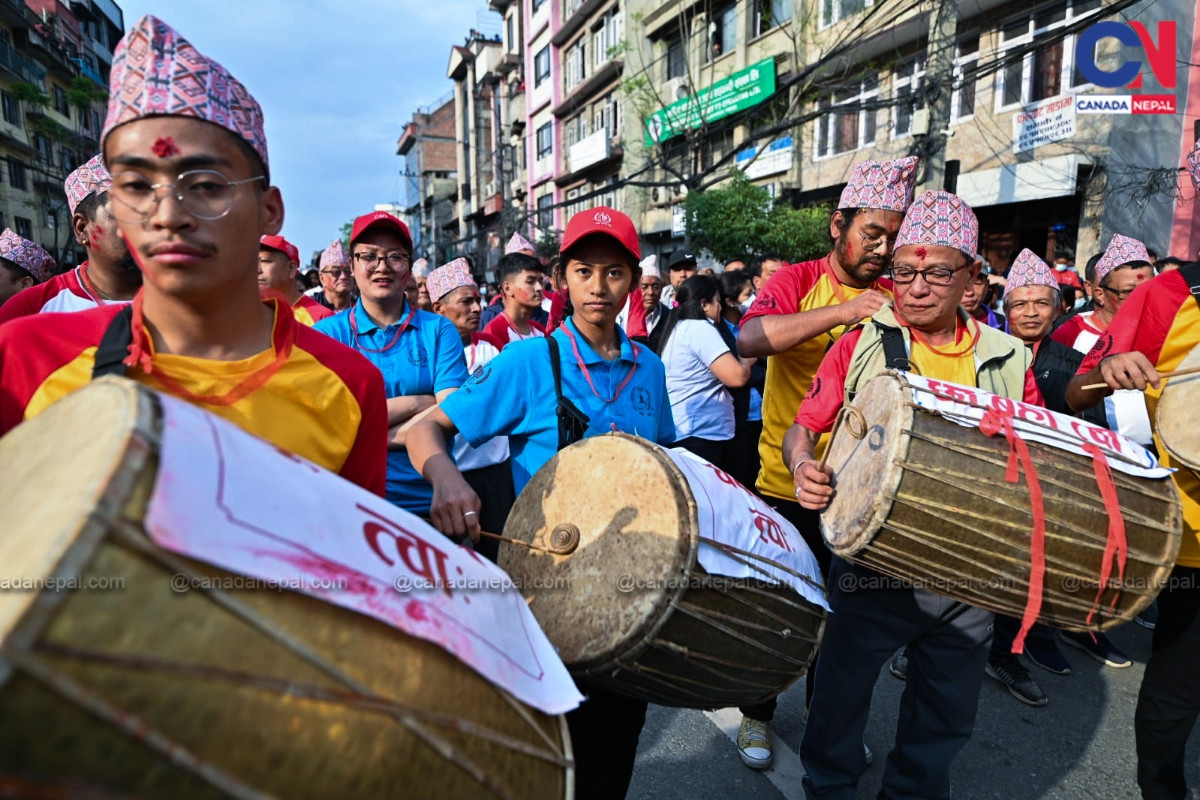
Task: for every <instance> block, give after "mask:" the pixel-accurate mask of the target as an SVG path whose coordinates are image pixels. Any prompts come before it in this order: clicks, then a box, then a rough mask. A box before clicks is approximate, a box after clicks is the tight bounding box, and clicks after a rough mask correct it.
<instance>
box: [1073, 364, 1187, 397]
mask: <svg viewBox="0 0 1200 800" xmlns="http://www.w3.org/2000/svg"><path fill="white" fill-rule="evenodd" d="M1184 375H1200V367H1188V368H1187V369H1177V370H1175V371H1174V372H1160V373H1159V374H1158V377H1159V379H1160V380H1164V381H1165V380H1166V379H1167V378H1182V377H1183V376H1184ZM1107 388H1108V384H1107V383H1089V384H1088V385H1087V386H1081V387H1080V390H1081V391H1084V392H1090V391H1091V390H1092V389H1107Z"/></svg>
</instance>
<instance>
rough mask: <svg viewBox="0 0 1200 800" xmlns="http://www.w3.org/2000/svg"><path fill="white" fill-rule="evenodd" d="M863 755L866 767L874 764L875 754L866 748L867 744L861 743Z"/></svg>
mask: <svg viewBox="0 0 1200 800" xmlns="http://www.w3.org/2000/svg"><path fill="white" fill-rule="evenodd" d="M863 755H864V756H866V757H867V766H868V767H869V766H871V765H872V764H874V763H875V754H874V753H872V752H871V748H869V747H867V743H866V742H863Z"/></svg>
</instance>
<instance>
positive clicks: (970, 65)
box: [950, 34, 979, 122]
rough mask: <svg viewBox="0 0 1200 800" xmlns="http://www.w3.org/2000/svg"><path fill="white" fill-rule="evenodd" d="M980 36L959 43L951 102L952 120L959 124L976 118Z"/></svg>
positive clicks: (970, 37) (955, 59)
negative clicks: (960, 121) (961, 121)
mask: <svg viewBox="0 0 1200 800" xmlns="http://www.w3.org/2000/svg"><path fill="white" fill-rule="evenodd" d="M978 76H979V34H975V35H974V36H969V37H967V38H966V39H963V40H962V41H961V42H959V43H958V50H957V52H956V53H955V58H954V96H953V97H952V98H951V101H950V120H951V121H952V122H957V121H959V120H964V119H968V118H970V117H973V116H975V85H976V84H977V83H978V82H979V77H978Z"/></svg>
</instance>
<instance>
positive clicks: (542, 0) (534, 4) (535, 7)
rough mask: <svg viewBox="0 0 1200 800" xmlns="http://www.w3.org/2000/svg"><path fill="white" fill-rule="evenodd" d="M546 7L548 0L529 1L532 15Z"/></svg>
mask: <svg viewBox="0 0 1200 800" xmlns="http://www.w3.org/2000/svg"><path fill="white" fill-rule="evenodd" d="M544 5H546V0H529V10H530V13H532V14H536V13H538V11H539V10H540V9H541V7H542V6H544Z"/></svg>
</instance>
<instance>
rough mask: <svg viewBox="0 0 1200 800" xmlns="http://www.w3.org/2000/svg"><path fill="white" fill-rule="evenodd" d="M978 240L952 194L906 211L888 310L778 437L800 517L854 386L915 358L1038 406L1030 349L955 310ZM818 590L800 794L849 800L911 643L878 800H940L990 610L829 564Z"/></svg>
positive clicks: (821, 373)
mask: <svg viewBox="0 0 1200 800" xmlns="http://www.w3.org/2000/svg"><path fill="white" fill-rule="evenodd" d="M978 235H979V223H978V222H977V221H976V219H975V214H974V212H972V211H971V209H970V207H969V206H967V204H966V203H965V202H963V200H962V199H961V198H959V197H957V196H956V195H952V194H949V193H947V192H926V193H925V194H924V195H922V196H921V197H919V198H918V199H917V200H916V201H915V202H914V203H913V205H912V207H911V208H910V209H909V210H908V213H907V214H906V215H905V217H904V224H903V225H902V226H901V228H900V231H899V234H898V236H897V238H896V250H895V256H894V257H893V265H892V279H893V281H894V282H895V292H896V297H895V304H894V306H891V305H887V306H883V307H882V308H879V309H877V310H876V311H875V312H874V315H873V319H872V321H871V322H869V323H867V324H865V325H863V326H862V327H859V328H856V329H854V330H852V331H849V332H847V333H846V334H845V335H843V336H842V337H841V338H840V339H839V340H838V341H837V343H836V344H834V345H833V347H832V348H831V349H830V351H829V354H828V355H827V356H826V357H825V360H824V361H823V362H822V363H821V366H820V368H819V369H818V370H817V374H816V376H815V378H814V380H813V384H812V388H811V389H809V391H808V394H807V396H806V397H805V399H804V404H803V405H802V406H801V407H800V411H799V414H798V415H797V416H796V421H795V424H794V425H793V426H792V428H791V429H790V430H789V431H788V433H787V436H786V437H785V439H784V445H783V457H784V459H785V461H786V463H787V464H788V465H790V468H791V471H792V474H793V475H794V476H795V489H794V491H795V496H796V498H797V499H798V500H799V502H800V504H801V505H802V506H804V507H805V508H807V509H811V510H813V511H817V512H819V511H821V510H822V509H824V508H826V507H827V506H828V505H829V501H830V499H831V497H832V495H833V492H834V487H833V486H832V485H831V471H830V469H829V467H827V466H826V467H824V468H822V467H821V465H820V464H819V462H818V461H817V460H816V458H815V457H814V453H815V450H816V444H817V440H818V438H819V437H820V436H821V434H822V433H825V432H827V431H829V430H831V429H832V427H833V422H834V418H835V417H836V416H837V413H838V410H839V409H840V408H841V407H842V405H843V404H845V403H846V402H848V401H849V400H850V399H852V398H853V396H854V394H855V392H856V390H857V389H858V388H860V387H862V386H863V385H864V384H865V383H866V381H867V380H869V379H870V378H872V377H874V376H875V375H878V374H879V373H881V372H883V371H884V370H885V369H887V368H888V367H889V366H890V365H895V366H901V367H903V366H904V365H905V362H911V366H912V369H913V370H914V371H916V372H919V373H920V374H921V375H923V376H925V377H927V378H938V379H940V380H945V381H950V382H953V383H959V384H964V385H968V386H978V387H980V388H982V389H985V390H987V391H989V392H992V393H994V394H999V395H1004V396H1007V397H1010V398H1013V399H1016V400H1021V399H1024V400H1025V401H1027V402H1034V403H1038V404H1040V400H1041V398H1040V395H1039V394H1038V391H1037V386H1036V384H1035V383H1034V379H1033V374H1032V372H1031V371H1030V369H1029V364H1030V362H1031V360H1032V357H1031V355H1030V353H1029V351H1028V350H1027V349H1026V348H1025V347H1024V346H1022V344H1021V342H1019V341H1018V340H1016V339H1013V338H1012V337H1010V336H1008V335H1006V334H1004V333H1001V332H1000V331H997V330H995V329H993V328H989V327H987V326H986V325H980V324H979V323H978V322H977V321H975V320H974V319H973V318H972V317H970V316H969V315H968V314H966V313H965V312H963V311H962V310H961V309H960V308H959V303H960V301H961V300H962V295H963V291H964V290H965V289H966V287H967V284H968V283H969V282H970V281H971V280H972V279H974V277H975V274H976V272H977V270H978V267H977V266H976V265H975V264H974V262H973V257H974V253H975V248H976V245H977V240H978ZM977 365H978V366H977ZM863 502H864V503H870V502H871V498H864V499H863ZM826 586H827V590H828V593H829V605H830V607H831V609H832V611H833V613H832V614H830V616H829V621H828V623H827V626H826V628H825V638H824V640H823V641H822V643H821V654H820V657H819V658H818V659H817V664H816V679H815V682H816V685H815V687H814V691H813V698H812V704H811V706H810V708H809V715H808V722H807V725H806V726H805V729H804V738H803V739H802V740H801V743H800V759H801V761H802V762H803V764H804V769H805V772H806V775H805V777H804V789H805V792H806V793H807V795H808V796H809V797H810V798H818V797H820V798H839V800H840V799H841V798H845V799H846V800H849V798H854V797H856V796H857V783H858V779H859V777H860V776H861V775H862V773H863V771H864V770H865V769H866V767H867V763H866V758H865V756H864V753H863V746H862V736H863V730H864V729H865V727H866V724H867V713H868V711H869V709H870V704H871V694H872V692H873V690H874V687H875V682H876V680H877V678H878V676H879V669H880V667H881V666H882V665H883V664H884V662H885V661H887V659H888V657H889V656H891V654H892V653H893V652H894V651H895V650H896V649H897V648H899V647H902V646H904V645H909V647H910V655H909V658H910V662H909V663H910V666H909V672H908V683H907V684H906V686H905V687H904V694H903V696H902V698H901V701H900V719H899V722H898V724H897V730H896V743H895V747H894V749H893V750H892V752H891V753H890V754H889V755H888V760H887V767H886V768H885V770H884V776H883V791H882V792H881V793H880V797H896V798H902V797H903V798H908V797H920V798H929V799H930V800H936V799H937V798H949V797H950V764H951V762H952V761H953V760H954V757H955V756H956V755H957V754H958V752H959V750H961V749H962V747H963V745H965V744H966V743H967V740H968V739H969V738H970V736H971V730H972V728H973V726H974V722H975V711H976V706H977V705H978V699H979V689H980V684H981V683H982V681H983V670H984V664H985V663H986V662H987V657H988V647H989V645H990V643H991V638H992V631H991V626H992V613H991V612H990V611H983V610H980V609H977V608H972V607H970V606H967V605H964V604H962V603H958V602H954V601H951V600H948V599H946V598H944V597H942V596H940V595H937V594H935V593H933V592H932V591H929V590H928V589H924V588H919V587H916V586H913V585H910V584H905V583H903V582H901V581H897V580H892V579H890V578H887V577H885V576H883V575H882V574H880V573H878V572H874V571H872V570H869V569H867V568H865V567H860V566H857V565H854V564H851V563H849V562H847V561H844V560H842V559H840V558H836V557H834V558H833V564H832V567H831V571H830V575H829V579H828V581H827V582H826Z"/></svg>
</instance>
